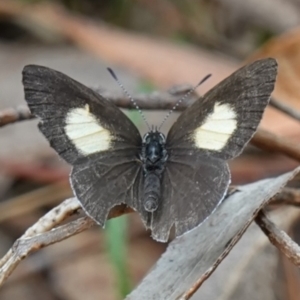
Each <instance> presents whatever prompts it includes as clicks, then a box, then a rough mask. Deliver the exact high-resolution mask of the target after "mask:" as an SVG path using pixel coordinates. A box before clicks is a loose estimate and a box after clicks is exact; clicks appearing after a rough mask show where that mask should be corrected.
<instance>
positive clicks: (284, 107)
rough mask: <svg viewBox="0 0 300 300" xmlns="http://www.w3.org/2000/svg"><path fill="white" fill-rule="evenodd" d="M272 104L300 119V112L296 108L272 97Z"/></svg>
mask: <svg viewBox="0 0 300 300" xmlns="http://www.w3.org/2000/svg"><path fill="white" fill-rule="evenodd" d="M270 106H272V107H274V108H276V109H278V110H280V111H282V112H283V113H285V114H287V115H288V116H290V117H292V118H293V119H295V120H297V121H300V112H299V111H297V110H296V109H295V108H293V107H290V106H288V105H286V104H285V103H282V102H280V101H277V100H275V99H274V98H272V99H271V101H270Z"/></svg>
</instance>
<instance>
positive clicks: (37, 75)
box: [23, 65, 141, 165]
mask: <svg viewBox="0 0 300 300" xmlns="http://www.w3.org/2000/svg"><path fill="white" fill-rule="evenodd" d="M23 85H24V90H25V99H26V101H27V103H28V105H29V108H30V110H31V112H32V113H33V114H34V115H36V116H37V117H39V118H40V119H41V122H40V123H39V127H40V130H41V131H42V132H43V134H44V135H45V136H46V137H47V139H48V140H49V141H50V144H51V146H52V147H53V148H54V149H55V150H56V151H57V152H58V153H59V154H60V156H62V157H63V158H64V159H65V160H66V161H67V162H69V163H71V164H72V165H74V164H75V163H76V161H77V160H78V159H83V160H85V159H87V158H92V157H94V156H95V154H96V155H98V154H99V153H104V152H106V153H109V152H111V151H123V150H125V149H131V150H132V151H133V152H135V153H137V152H138V151H139V148H140V147H141V136H140V134H139V132H138V130H137V128H136V127H135V126H134V125H133V123H132V122H131V121H130V120H129V119H128V118H127V117H126V116H125V115H124V114H123V113H122V111H121V110H119V109H118V108H117V107H116V106H115V105H114V104H113V103H112V102H110V101H108V100H106V99H105V98H103V97H102V96H100V95H99V94H98V93H96V92H94V91H93V90H91V89H89V88H87V87H86V86H84V85H82V84H81V83H79V82H77V81H75V80H73V79H71V78H70V77H68V76H67V75H64V74H62V73H60V72H58V71H55V70H52V69H50V68H46V67H42V66H35V65H29V66H26V67H25V68H24V70H23ZM120 155H122V154H120Z"/></svg>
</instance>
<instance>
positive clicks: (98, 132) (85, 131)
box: [65, 104, 112, 155]
mask: <svg viewBox="0 0 300 300" xmlns="http://www.w3.org/2000/svg"><path fill="white" fill-rule="evenodd" d="M65 132H66V134H67V136H68V138H69V139H70V140H71V141H72V142H73V144H74V145H75V147H76V148H77V150H78V151H79V152H80V153H82V154H84V155H89V154H93V153H96V152H99V151H105V150H108V149H109V148H110V144H111V139H112V136H111V134H110V132H109V131H108V130H107V129H105V128H103V127H102V126H101V125H100V124H99V121H97V119H96V118H95V116H94V115H93V114H91V113H90V107H89V105H88V104H86V105H85V107H84V108H75V109H72V110H70V111H69V113H68V114H67V117H66V126H65Z"/></svg>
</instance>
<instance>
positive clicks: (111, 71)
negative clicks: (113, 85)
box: [107, 68, 118, 81]
mask: <svg viewBox="0 0 300 300" xmlns="http://www.w3.org/2000/svg"><path fill="white" fill-rule="evenodd" d="M107 71H108V72H109V73H110V75H111V76H112V77H113V78H114V79H115V80H116V81H118V77H117V75H116V74H115V72H114V71H113V70H112V69H111V68H107Z"/></svg>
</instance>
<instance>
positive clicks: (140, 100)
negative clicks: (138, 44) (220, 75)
mask: <svg viewBox="0 0 300 300" xmlns="http://www.w3.org/2000/svg"><path fill="white" fill-rule="evenodd" d="M189 88H190V86H186V85H182V86H175V87H172V88H171V89H170V92H172V94H170V93H169V92H153V93H151V94H149V95H145V94H139V95H135V96H134V99H135V101H136V103H137V104H138V106H139V107H141V108H142V109H144V110H148V109H150V110H154V109H156V110H160V109H171V108H172V107H173V106H174V104H175V103H176V102H177V101H178V100H179V99H180V98H181V97H182V95H183V94H184V93H186V92H187V91H188V89H189ZM95 90H96V92H98V93H100V94H101V95H102V96H103V97H105V98H106V99H108V100H110V101H112V102H113V103H114V104H115V105H117V106H119V107H121V108H127V109H135V107H134V105H133V104H132V103H131V101H130V100H129V99H128V98H127V97H125V96H123V95H118V94H116V93H115V92H110V91H106V90H102V89H95ZM198 97H199V96H198V95H197V94H196V93H193V94H192V95H191V97H190V98H189V102H190V101H193V100H196V99H197V98H198ZM186 107H187V103H183V104H180V105H179V106H178V110H184V109H185V108H186ZM34 118H35V117H34V116H32V115H31V113H30V111H29V109H28V107H26V106H18V107H15V108H7V109H5V110H2V111H0V127H2V126H5V125H8V124H11V123H15V122H18V121H23V120H30V119H34Z"/></svg>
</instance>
